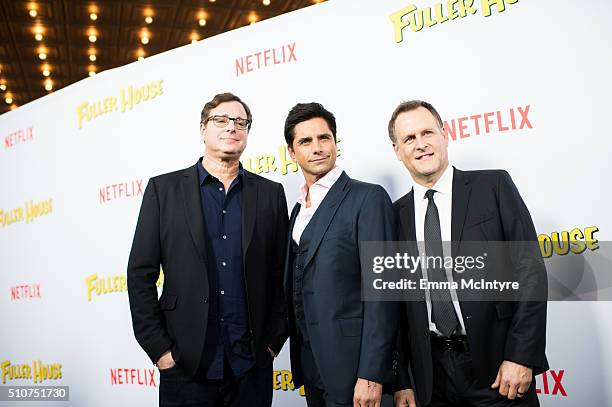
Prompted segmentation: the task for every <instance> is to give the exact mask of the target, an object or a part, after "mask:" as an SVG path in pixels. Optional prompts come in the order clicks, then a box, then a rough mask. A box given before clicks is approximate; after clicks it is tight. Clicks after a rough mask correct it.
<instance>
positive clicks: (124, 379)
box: [110, 368, 157, 387]
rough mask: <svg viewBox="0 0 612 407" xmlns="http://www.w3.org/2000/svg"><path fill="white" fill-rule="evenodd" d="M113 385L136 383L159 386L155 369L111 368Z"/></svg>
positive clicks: (138, 384)
mask: <svg viewBox="0 0 612 407" xmlns="http://www.w3.org/2000/svg"><path fill="white" fill-rule="evenodd" d="M110 380H111V385H113V386H115V385H124V384H130V385H136V386H148V387H157V382H156V381H155V369H134V368H111V369H110Z"/></svg>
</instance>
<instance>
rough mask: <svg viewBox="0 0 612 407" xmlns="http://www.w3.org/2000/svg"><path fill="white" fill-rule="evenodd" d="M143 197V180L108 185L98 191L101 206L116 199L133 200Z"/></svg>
mask: <svg viewBox="0 0 612 407" xmlns="http://www.w3.org/2000/svg"><path fill="white" fill-rule="evenodd" d="M142 195H143V191H142V179H136V180H133V181H127V182H121V183H119V184H112V185H106V186H103V187H101V188H100V189H99V191H98V198H99V200H100V203H101V204H102V203H107V202H109V201H112V200H116V199H121V198H132V197H136V196H142Z"/></svg>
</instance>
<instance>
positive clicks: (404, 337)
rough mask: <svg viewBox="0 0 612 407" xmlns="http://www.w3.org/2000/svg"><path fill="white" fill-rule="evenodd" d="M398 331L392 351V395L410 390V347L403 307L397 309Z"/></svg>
mask: <svg viewBox="0 0 612 407" xmlns="http://www.w3.org/2000/svg"><path fill="white" fill-rule="evenodd" d="M398 313H399V321H403V322H400V323H399V329H398V330H397V340H396V342H395V350H394V351H393V386H392V390H393V393H395V392H396V391H400V390H405V389H411V388H412V384H411V382H410V374H409V370H410V345H409V343H408V337H409V335H408V332H406V329H407V327H406V320H407V318H406V316H405V315H403V314H404V313H405V309H404V307H403V306H400V307H399V310H398Z"/></svg>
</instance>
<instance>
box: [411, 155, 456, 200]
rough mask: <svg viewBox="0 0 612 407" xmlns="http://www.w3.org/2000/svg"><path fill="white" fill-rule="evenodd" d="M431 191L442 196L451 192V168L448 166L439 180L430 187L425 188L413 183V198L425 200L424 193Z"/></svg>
mask: <svg viewBox="0 0 612 407" xmlns="http://www.w3.org/2000/svg"><path fill="white" fill-rule="evenodd" d="M429 189H433V190H434V191H436V192H439V193H441V194H443V195H450V194H451V193H452V191H453V166H452V165H450V164H448V166H447V167H446V169H445V170H444V172H443V173H442V176H441V177H440V179H439V180H438V181H437V182H436V183H435V184H434V185H433V186H432V187H431V188H426V187H424V186H423V185H421V184H418V183H416V182H415V183H414V196H415V198H418V199H426V198H425V192H427V190H429Z"/></svg>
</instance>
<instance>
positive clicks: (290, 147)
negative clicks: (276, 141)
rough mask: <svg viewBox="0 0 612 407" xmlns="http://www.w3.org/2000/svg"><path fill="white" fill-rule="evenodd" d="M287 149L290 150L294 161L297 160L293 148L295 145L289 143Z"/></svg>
mask: <svg viewBox="0 0 612 407" xmlns="http://www.w3.org/2000/svg"><path fill="white" fill-rule="evenodd" d="M287 151H289V156H290V157H291V159H292V160H293V161H295V151H294V150H293V146H291V145H289V144H287Z"/></svg>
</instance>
